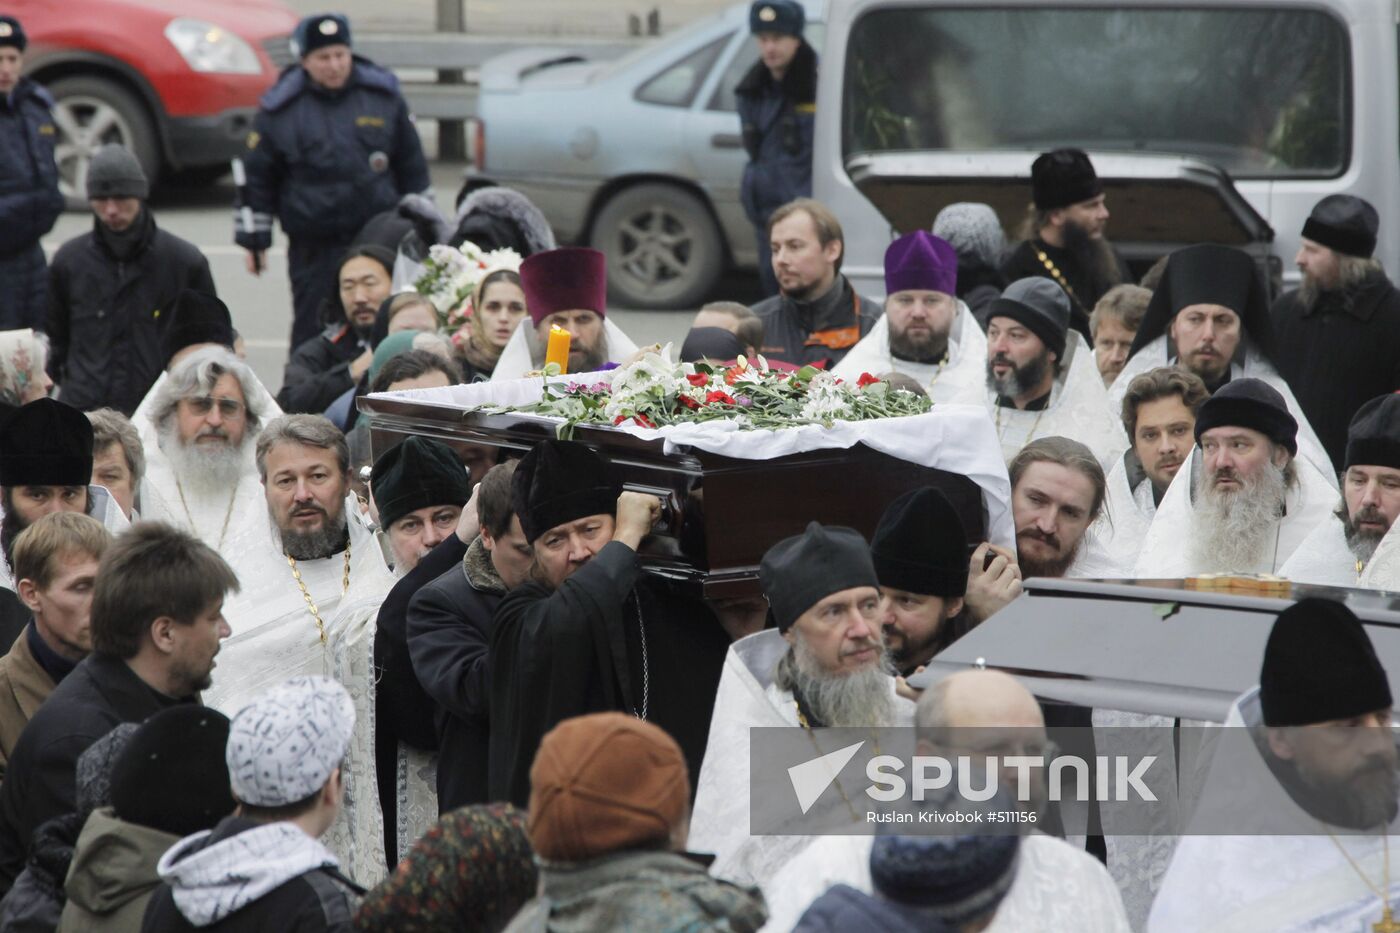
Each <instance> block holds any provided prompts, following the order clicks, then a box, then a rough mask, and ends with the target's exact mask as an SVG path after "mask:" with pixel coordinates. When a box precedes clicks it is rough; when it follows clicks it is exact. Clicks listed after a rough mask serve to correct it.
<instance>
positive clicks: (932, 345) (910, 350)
mask: <svg viewBox="0 0 1400 933" xmlns="http://www.w3.org/2000/svg"><path fill="white" fill-rule="evenodd" d="M947 352H948V334H947V332H944V333H941V334H939V333H935V332H933V331H930V332H929V335H928V337H927V338H925V339H923V340H915V339H913V338H912V337H910V336H909V335H908V332H907V331H906V332H905V333H902V334H901V333H896V332H895V329H894V325H893V324H892V325H890V353H891V354H892V355H894V356H895V357H897V358H899V359H901V360H909V361H911V362H914V363H932V362H937V361H938V360H939V359H941V358H942V357H943V356H944V354H946V353H947Z"/></svg>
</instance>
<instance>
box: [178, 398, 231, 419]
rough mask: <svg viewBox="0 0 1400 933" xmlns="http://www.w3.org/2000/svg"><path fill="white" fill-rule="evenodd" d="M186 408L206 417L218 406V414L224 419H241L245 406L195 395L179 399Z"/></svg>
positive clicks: (229, 400)
mask: <svg viewBox="0 0 1400 933" xmlns="http://www.w3.org/2000/svg"><path fill="white" fill-rule="evenodd" d="M180 401H181V402H183V403H184V404H185V405H186V407H188V408H189V410H190V411H191V412H193V413H194V414H196V415H207V414H209V412H211V411H213V410H214V406H215V405H218V406H219V414H220V415H222V416H223V417H225V418H242V417H243V412H244V410H245V409H246V407H247V406H245V405H244V404H243V403H242V402H240V401H238V400H237V399H231V398H213V397H211V396H208V395H196V396H194V397H193V398H185V399H181V400H180Z"/></svg>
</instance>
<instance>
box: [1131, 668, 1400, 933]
mask: <svg viewBox="0 0 1400 933" xmlns="http://www.w3.org/2000/svg"><path fill="white" fill-rule="evenodd" d="M1260 721H1261V714H1260V709H1259V692H1258V688H1257V687H1256V688H1253V689H1251V690H1250V691H1248V692H1247V693H1245V694H1244V695H1243V696H1241V697H1240V698H1239V699H1238V700H1237V701H1236V702H1235V705H1234V706H1233V707H1232V708H1231V710H1230V715H1229V717H1228V718H1227V719H1226V720H1225V725H1226V726H1234V727H1239V726H1246V725H1248V726H1257V724H1258V723H1259V722H1260ZM1253 745H1254V743H1252V742H1244V741H1231V742H1229V744H1228V748H1229V749H1230V750H1231V753H1230V754H1228V755H1227V754H1224V753H1223V751H1224V749H1225V748H1226V747H1227V746H1226V744H1225V743H1223V742H1222V743H1221V744H1220V745H1219V746H1218V749H1219V751H1218V752H1217V754H1216V756H1215V759H1214V760H1213V761H1212V762H1211V765H1210V770H1209V772H1208V776H1207V778H1206V781H1205V785H1204V788H1203V790H1202V795H1201V800H1200V803H1199V804H1198V805H1197V808H1196V810H1195V815H1194V816H1193V817H1192V818H1191V822H1190V824H1189V826H1190V828H1191V830H1192V831H1193V832H1191V833H1188V834H1186V835H1183V836H1182V837H1181V840H1180V841H1179V842H1178V844H1177V847H1176V852H1175V853H1174V854H1173V856H1172V860H1171V867H1170V868H1169V869H1168V870H1167V874H1166V877H1165V878H1164V879H1163V881H1162V886H1161V890H1160V892H1159V893H1158V895H1157V900H1156V902H1155V903H1154V904H1153V906H1152V914H1151V917H1150V918H1149V920H1148V924H1147V930H1148V933H1178V931H1180V930H1193V931H1199V933H1254V931H1258V930H1269V931H1272V933H1312V931H1323V930H1328V931H1331V930H1370V929H1371V925H1372V924H1373V923H1375V922H1377V921H1378V920H1380V918H1381V899H1380V898H1379V897H1377V896H1376V895H1375V893H1373V892H1372V891H1371V890H1370V889H1369V887H1368V886H1367V884H1366V883H1365V882H1363V881H1362V880H1361V875H1360V874H1358V873H1357V868H1359V869H1360V872H1361V874H1364V875H1365V876H1366V877H1367V878H1368V879H1370V880H1371V883H1373V884H1381V883H1384V882H1383V880H1382V879H1385V878H1386V870H1385V862H1386V855H1385V853H1386V850H1387V848H1389V849H1390V850H1393V851H1397V852H1400V836H1398V835H1396V831H1397V826H1396V824H1395V823H1391V825H1390V827H1389V828H1388V830H1387V832H1388V836H1389V839H1388V841H1387V840H1386V837H1384V836H1380V835H1376V834H1352V833H1350V831H1347V830H1338V831H1337V832H1336V833H1335V836H1336V838H1337V842H1334V841H1333V840H1332V839H1331V838H1329V837H1328V836H1327V835H1326V834H1325V833H1324V832H1323V830H1325V829H1327V828H1328V827H1326V826H1324V824H1322V823H1320V822H1318V821H1317V820H1315V819H1313V818H1312V817H1310V816H1308V815H1307V814H1306V813H1305V812H1304V811H1303V810H1302V809H1301V808H1300V807H1299V806H1298V804H1297V803H1295V802H1294V801H1293V799H1292V798H1291V797H1289V795H1288V793H1287V792H1286V791H1285V790H1284V789H1283V787H1282V785H1280V784H1279V782H1278V780H1277V779H1276V778H1275V777H1274V776H1273V773H1272V772H1271V771H1269V768H1268V764H1267V763H1266V762H1265V761H1264V760H1263V758H1262V757H1261V756H1260V755H1259V754H1258V751H1257V749H1254V747H1253ZM1242 755H1248V756H1249V760H1248V761H1242V760H1241V756H1242ZM1222 790H1223V795H1222V796H1220V799H1221V800H1223V801H1225V803H1224V805H1223V806H1224V809H1225V811H1226V812H1227V813H1229V812H1230V811H1232V810H1235V809H1237V807H1238V801H1239V800H1240V799H1241V796H1242V795H1248V798H1249V800H1250V801H1251V806H1252V807H1257V811H1256V812H1259V813H1261V814H1269V819H1270V823H1271V825H1279V822H1280V821H1282V820H1284V819H1287V820H1289V821H1292V822H1296V824H1297V825H1298V826H1300V827H1301V826H1307V827H1309V828H1310V829H1313V828H1315V829H1316V833H1315V834H1313V835H1288V836H1285V835H1248V836H1246V835H1240V836H1225V835H1209V834H1208V833H1209V832H1210V830H1211V829H1212V828H1218V826H1219V825H1221V824H1220V823H1219V821H1220V819H1221V818H1222V816H1221V813H1219V812H1216V808H1215V807H1214V806H1213V805H1212V803H1211V801H1212V797H1213V796H1214V795H1217V794H1221V792H1222ZM1227 818H1229V819H1231V821H1232V822H1234V821H1236V820H1237V819H1238V817H1237V816H1235V815H1233V814H1231V815H1230V816H1228V817H1227ZM1339 844H1340V845H1341V846H1345V847H1346V851H1347V853H1348V854H1349V855H1350V857H1351V859H1352V860H1354V861H1355V863H1356V867H1355V868H1354V867H1353V866H1352V865H1351V864H1348V862H1347V858H1346V856H1344V855H1343V854H1342V851H1341V849H1339V847H1338V846H1339ZM1389 882H1390V883H1389V896H1390V901H1391V903H1392V904H1394V903H1398V902H1400V877H1397V876H1396V875H1395V874H1394V873H1392V874H1391V876H1390V879H1389Z"/></svg>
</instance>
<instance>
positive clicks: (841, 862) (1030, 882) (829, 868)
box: [763, 832, 1131, 933]
mask: <svg viewBox="0 0 1400 933" xmlns="http://www.w3.org/2000/svg"><path fill="white" fill-rule="evenodd" d="M874 843H875V839H874V837H873V836H821V837H818V838H817V839H815V840H814V841H813V842H812V843H811V845H809V846H807V847H806V848H805V849H804V850H803V851H802V852H800V853H798V855H797V856H796V857H795V858H794V859H793V860H792V861H791V862H789V863H788V864H787V865H785V866H783V868H782V870H781V871H779V872H778V873H777V874H776V875H774V876H773V880H772V881H771V882H770V883H769V884H768V885H766V886H765V887H764V890H763V896H764V900H766V901H767V902H768V923H767V925H766V926H764V927H763V930H764V933H770V931H771V933H787V931H788V930H791V929H792V928H793V926H794V925H795V924H796V923H797V921H798V920H799V919H800V918H801V917H802V914H803V913H804V912H805V911H806V910H807V908H808V906H810V905H811V903H812V901H814V900H816V899H817V898H818V897H820V896H821V895H822V894H824V893H825V892H826V891H827V889H828V888H830V887H832V886H833V885H838V884H844V885H849V886H850V887H853V888H855V889H856V890H858V891H864V892H865V893H866V894H869V893H871V891H872V890H873V885H872V884H871V881H870V849H871V847H872V846H873V845H874ZM1129 929H1131V928H1130V927H1129V926H1128V920H1127V917H1126V916H1124V913H1123V904H1122V902H1121V901H1120V900H1119V897H1118V891H1117V890H1116V889H1115V888H1114V887H1113V881H1112V879H1111V878H1109V876H1108V872H1106V871H1105V870H1104V867H1103V865H1101V864H1100V863H1099V861H1098V860H1097V859H1095V858H1094V857H1093V856H1092V855H1089V854H1088V853H1087V852H1085V851H1083V850H1082V849H1076V848H1075V847H1074V846H1072V845H1070V844H1069V843H1067V842H1065V841H1064V840H1062V839H1055V838H1053V837H1051V836H1047V835H1045V834H1044V833H1035V832H1033V833H1030V834H1029V835H1027V836H1025V837H1023V838H1022V839H1021V851H1020V855H1019V861H1018V864H1017V866H1016V878H1015V880H1013V881H1012V882H1011V888H1010V890H1008V891H1007V892H1006V897H1005V899H1003V900H1002V902H1001V904H999V905H998V906H997V910H996V915H995V916H994V917H993V918H992V922H991V924H990V925H988V926H987V928H986V933H1022V931H1029V930H1034V931H1036V933H1128V930H1129Z"/></svg>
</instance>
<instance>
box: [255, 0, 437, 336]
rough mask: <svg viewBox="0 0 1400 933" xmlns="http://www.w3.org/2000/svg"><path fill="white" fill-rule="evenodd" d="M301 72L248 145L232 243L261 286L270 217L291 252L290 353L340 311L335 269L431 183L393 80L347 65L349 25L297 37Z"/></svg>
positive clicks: (322, 24) (271, 96)
mask: <svg viewBox="0 0 1400 933" xmlns="http://www.w3.org/2000/svg"><path fill="white" fill-rule="evenodd" d="M292 41H293V46H294V51H295V52H296V54H297V55H299V56H300V57H301V63H300V64H299V65H292V66H289V67H288V68H287V69H286V70H285V71H283V72H282V76H281V77H280V78H279V79H278V81H277V84H275V85H274V86H273V87H272V89H271V90H269V91H268V92H267V93H266V94H264V95H263V98H262V102H261V103H262V106H261V109H260V110H259V111H258V116H257V119H256V121H255V122H254V124H253V132H252V133H250V134H249V135H248V150H247V154H246V156H245V159H244V161H245V163H246V171H247V183H246V185H245V186H243V189H242V190H241V191H240V208H249V209H250V210H242V209H240V210H238V211H235V214H234V229H235V237H234V239H235V240H236V242H237V243H238V245H239V246H241V247H243V248H244V249H246V250H247V251H248V269H249V271H250V272H252V273H253V274H254V275H257V274H258V273H259V272H260V271H261V269H262V257H263V252H264V250H266V249H267V248H268V247H269V246H270V245H271V244H272V217H273V215H274V214H275V215H276V216H277V218H278V219H279V220H280V221H281V223H282V231H283V232H284V233H286V234H287V239H288V240H289V241H290V243H289V246H288V250H287V262H288V266H289V267H290V272H291V278H292V303H293V306H294V313H295V318H294V320H293V323H292V342H291V346H292V348H293V349H295V348H296V347H298V346H300V345H301V344H302V343H304V342H305V341H307V340H310V339H311V338H313V337H315V336H316V335H317V334H318V333H319V332H320V329H321V314H322V309H323V305H324V306H327V307H330V306H336V302H337V293H336V269H337V265H338V263H339V262H340V258H341V257H342V256H343V255H344V253H345V251H346V249H347V248H348V247H349V246H350V244H351V243H352V242H353V240H354V238H355V235H356V234H357V233H358V232H359V231H360V228H361V227H363V226H364V225H365V223H366V222H367V221H368V220H369V219H370V218H371V217H373V216H374V215H375V214H378V213H379V212H380V211H384V210H388V209H389V208H391V207H393V206H394V205H395V204H397V203H398V201H399V198H400V197H402V196H403V195H405V194H412V193H425V192H427V191H428V188H429V185H430V181H429V178H428V165H427V162H426V160H425V159H424V158H423V146H422V144H421V143H420V142H419V139H418V132H417V130H416V129H415V128H414V126H413V122H412V118H411V117H410V116H409V113H408V105H407V104H406V103H405V102H404V99H403V97H402V95H400V93H399V84H398V80H397V79H396V78H395V77H394V76H393V75H392V74H390V73H389V72H388V71H385V70H384V69H382V68H380V67H379V66H377V65H375V64H373V63H371V62H370V61H368V60H366V59H364V58H361V57H359V56H355V55H353V54H352V53H351V43H350V21H349V20H347V19H346V18H345V17H344V16H343V15H341V14H339V13H323V14H319V15H316V16H308V17H307V18H306V19H303V20H302V21H301V22H300V23H298V24H297V27H296V32H295V33H293V37H292Z"/></svg>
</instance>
